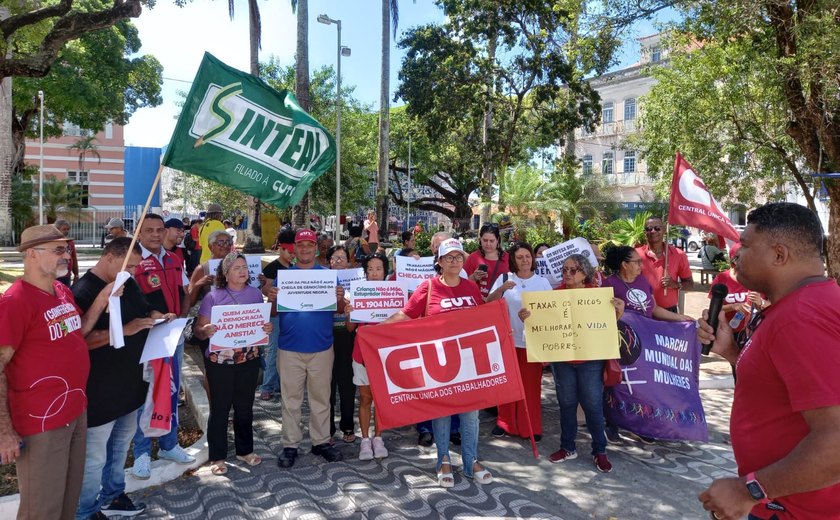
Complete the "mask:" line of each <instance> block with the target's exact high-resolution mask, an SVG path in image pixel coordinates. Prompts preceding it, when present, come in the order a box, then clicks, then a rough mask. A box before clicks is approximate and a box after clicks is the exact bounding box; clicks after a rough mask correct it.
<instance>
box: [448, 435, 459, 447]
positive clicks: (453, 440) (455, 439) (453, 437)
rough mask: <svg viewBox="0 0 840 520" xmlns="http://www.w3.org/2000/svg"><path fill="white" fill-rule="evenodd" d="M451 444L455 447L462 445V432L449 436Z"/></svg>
mask: <svg viewBox="0 0 840 520" xmlns="http://www.w3.org/2000/svg"><path fill="white" fill-rule="evenodd" d="M449 442H451V443H452V444H454V445H455V446H460V445H461V432H452V433H450V434H449Z"/></svg>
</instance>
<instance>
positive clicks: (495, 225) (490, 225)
mask: <svg viewBox="0 0 840 520" xmlns="http://www.w3.org/2000/svg"><path fill="white" fill-rule="evenodd" d="M488 229H499V225H498V224H484V225H483V226H481V230H483V231H486V230H488Z"/></svg>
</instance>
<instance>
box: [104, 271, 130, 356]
mask: <svg viewBox="0 0 840 520" xmlns="http://www.w3.org/2000/svg"><path fill="white" fill-rule="evenodd" d="M129 278H131V273H129V272H128V271H120V272H119V273H117V279H116V280H114V287H113V288H112V289H111V294H110V295H109V296H108V334H109V335H110V336H111V346H113V347H114V348H123V347H124V346H125V337H124V335H123V324H122V305H121V304H120V299H119V297H117V296H114V293H115V292H117V290H118V289H119V288H120V287H122V286H123V285H124V284H125V282H127V281H128V279H129Z"/></svg>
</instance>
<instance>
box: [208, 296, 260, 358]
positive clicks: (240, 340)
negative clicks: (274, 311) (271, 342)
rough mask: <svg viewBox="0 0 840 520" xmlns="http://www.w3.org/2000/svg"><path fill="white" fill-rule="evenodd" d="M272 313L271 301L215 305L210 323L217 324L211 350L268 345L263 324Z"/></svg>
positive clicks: (211, 312) (211, 341)
mask: <svg viewBox="0 0 840 520" xmlns="http://www.w3.org/2000/svg"><path fill="white" fill-rule="evenodd" d="M270 313H271V304H270V303H250V304H247V305H216V306H214V307H213V309H212V310H211V311H210V323H212V324H213V325H215V326H216V333H215V334H213V337H211V338H210V352H218V351H220V350H227V349H232V348H245V347H254V346H258V345H268V334H266V333H265V332H263V325H264V324H265V323H267V322H268V320H269V315H270Z"/></svg>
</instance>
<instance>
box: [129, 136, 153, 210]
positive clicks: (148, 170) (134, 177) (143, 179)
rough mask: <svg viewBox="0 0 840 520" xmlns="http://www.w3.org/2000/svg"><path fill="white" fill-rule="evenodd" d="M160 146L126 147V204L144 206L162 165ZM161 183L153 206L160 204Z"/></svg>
mask: <svg viewBox="0 0 840 520" xmlns="http://www.w3.org/2000/svg"><path fill="white" fill-rule="evenodd" d="M160 156H161V149H160V148H143V147H140V146H126V147H125V181H124V182H125V192H124V193H125V195H124V200H125V205H126V207H131V206H138V205H139V206H143V205H144V204H146V199H147V198H148V197H149V190H151V189H152V183H153V182H154V181H155V176H156V175H157V171H158V168H159V167H160ZM160 204H161V203H160V184H158V187H157V189H156V190H155V194H154V196H153V197H152V203H151V207H156V206H160Z"/></svg>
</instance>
